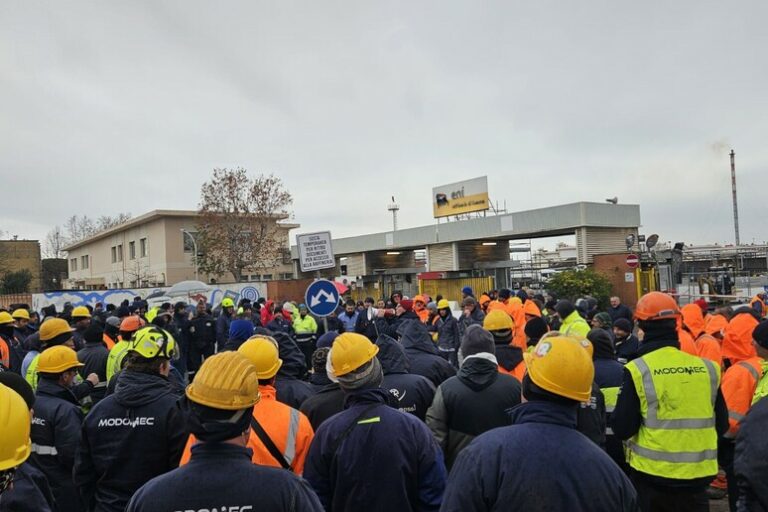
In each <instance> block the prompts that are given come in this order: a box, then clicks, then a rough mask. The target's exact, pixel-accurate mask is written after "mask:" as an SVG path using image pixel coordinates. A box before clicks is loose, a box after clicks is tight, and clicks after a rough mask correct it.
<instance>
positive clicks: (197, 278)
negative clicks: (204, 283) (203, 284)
mask: <svg viewBox="0 0 768 512" xmlns="http://www.w3.org/2000/svg"><path fill="white" fill-rule="evenodd" d="M181 232H182V233H183V234H184V235H187V236H188V237H189V239H190V240H192V249H194V251H195V280H197V281H199V280H200V276H199V275H198V270H197V240H195V237H194V236H192V233H190V232H189V231H187V230H186V229H184V228H181Z"/></svg>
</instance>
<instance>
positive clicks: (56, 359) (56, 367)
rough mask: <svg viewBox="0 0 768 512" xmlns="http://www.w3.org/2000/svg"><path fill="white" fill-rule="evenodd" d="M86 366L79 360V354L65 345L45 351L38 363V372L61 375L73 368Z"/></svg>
mask: <svg viewBox="0 0 768 512" xmlns="http://www.w3.org/2000/svg"><path fill="white" fill-rule="evenodd" d="M82 366H85V365H84V364H82V363H81V362H80V361H78V360H77V353H76V352H75V351H74V350H72V349H71V348H69V347H67V346H65V345H56V346H55V347H51V348H49V349H48V350H43V353H42V354H40V360H39V361H38V363H37V371H38V372H40V373H61V372H65V371H67V370H71V369H72V368H80V367H82Z"/></svg>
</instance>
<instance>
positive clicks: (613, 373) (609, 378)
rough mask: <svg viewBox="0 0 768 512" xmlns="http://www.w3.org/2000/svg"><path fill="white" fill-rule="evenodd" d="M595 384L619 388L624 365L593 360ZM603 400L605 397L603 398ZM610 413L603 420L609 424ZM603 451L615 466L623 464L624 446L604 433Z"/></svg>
mask: <svg viewBox="0 0 768 512" xmlns="http://www.w3.org/2000/svg"><path fill="white" fill-rule="evenodd" d="M593 362H594V364H595V384H596V385H597V386H598V387H599V388H600V389H604V388H619V387H621V384H622V382H624V365H623V364H621V363H620V362H618V361H616V359H609V358H602V357H599V358H595V359H594V361H593ZM603 399H605V397H603ZM610 418H611V413H609V412H608V411H607V410H606V413H605V419H606V422H609V421H610ZM605 451H607V452H608V455H610V456H611V458H612V459H613V460H614V461H616V463H617V464H620V465H624V464H625V459H626V458H625V456H624V446H623V444H622V442H621V439H619V438H618V437H616V436H614V435H613V434H610V433H608V432H607V431H606V435H605Z"/></svg>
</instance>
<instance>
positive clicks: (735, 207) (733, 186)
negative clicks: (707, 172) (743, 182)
mask: <svg viewBox="0 0 768 512" xmlns="http://www.w3.org/2000/svg"><path fill="white" fill-rule="evenodd" d="M731 190H732V192H733V231H734V233H735V234H736V245H737V246H738V245H741V241H740V240H739V201H738V199H737V198H736V153H735V152H734V151H733V149H731Z"/></svg>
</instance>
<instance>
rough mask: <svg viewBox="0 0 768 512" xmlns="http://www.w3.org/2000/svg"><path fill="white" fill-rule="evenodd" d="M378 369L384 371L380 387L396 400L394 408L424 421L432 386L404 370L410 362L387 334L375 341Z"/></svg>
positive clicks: (433, 390)
mask: <svg viewBox="0 0 768 512" xmlns="http://www.w3.org/2000/svg"><path fill="white" fill-rule="evenodd" d="M376 345H378V347H379V353H378V354H377V355H376V357H378V358H379V362H380V363H381V368H382V369H383V370H384V381H383V382H382V384H381V387H382V388H383V389H386V390H387V391H389V392H390V393H391V394H392V396H393V397H394V399H395V402H396V403H397V405H396V408H397V409H399V410H401V411H403V412H408V413H411V414H413V415H414V416H416V417H417V418H419V419H420V420H422V421H424V418H425V417H426V414H427V409H428V408H429V406H430V404H431V403H432V399H433V398H434V396H435V386H434V384H432V382H431V381H430V380H429V379H427V378H426V377H422V376H421V375H414V374H411V373H409V372H408V367H409V366H410V363H409V362H408V356H406V355H405V350H403V347H402V346H401V345H400V344H399V343H398V342H397V341H396V340H394V339H392V338H390V337H389V336H380V337H379V339H378V340H376Z"/></svg>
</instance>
